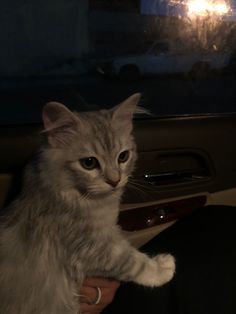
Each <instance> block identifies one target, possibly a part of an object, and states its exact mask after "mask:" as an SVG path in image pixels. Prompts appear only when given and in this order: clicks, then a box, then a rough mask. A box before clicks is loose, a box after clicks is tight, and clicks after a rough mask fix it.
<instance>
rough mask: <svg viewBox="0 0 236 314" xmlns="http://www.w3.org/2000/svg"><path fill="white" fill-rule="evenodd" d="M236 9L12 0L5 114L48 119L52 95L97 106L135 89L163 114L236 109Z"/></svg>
mask: <svg viewBox="0 0 236 314" xmlns="http://www.w3.org/2000/svg"><path fill="white" fill-rule="evenodd" d="M235 16H236V2H235V1H234V0H230V1H226V0H184V1H182V0H129V1H119V0H80V1H78V0H69V1H67V0H57V1H55V0H48V1H19V0H12V1H9V2H4V3H3V4H2V5H1V11H0V41H1V49H0V101H1V106H0V124H9V123H33V122H38V121H40V119H41V111H42V107H43V105H44V104H45V103H46V102H48V101H51V100H56V101H59V102H62V103H64V104H66V105H67V106H68V107H70V108H72V109H77V110H95V109H99V108H109V107H111V106H114V105H116V104H117V103H119V102H121V101H122V100H124V99H125V98H126V97H128V96H129V95H131V94H132V93H135V92H141V93H142V101H141V105H143V106H144V107H145V108H147V109H148V110H150V111H151V112H152V113H153V114H154V115H156V116H169V115H171V116H172V115H186V114H187V115H189V114H190V115H192V114H207V113H217V114H221V113H225V112H227V113H229V112H235V104H236V101H235V100H236V90H235V73H236V52H235V51H236V49H235V48H236V46H235V44H236V43H235V39H236V18H235ZM150 49H153V51H155V54H156V58H155V56H154V57H153V58H150V55H149V54H148V53H147V52H148V51H150ZM167 52H168V53H167ZM159 54H161V59H160V58H158V55H159Z"/></svg>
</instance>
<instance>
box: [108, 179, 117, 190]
mask: <svg viewBox="0 0 236 314" xmlns="http://www.w3.org/2000/svg"><path fill="white" fill-rule="evenodd" d="M119 182H120V179H116V180H115V179H113V180H112V179H106V183H107V184H109V185H110V186H112V187H113V188H115V187H116V186H117V185H118V183H119Z"/></svg>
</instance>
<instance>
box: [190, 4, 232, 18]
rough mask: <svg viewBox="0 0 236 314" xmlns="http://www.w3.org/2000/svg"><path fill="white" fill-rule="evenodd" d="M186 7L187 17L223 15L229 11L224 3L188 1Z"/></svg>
mask: <svg viewBox="0 0 236 314" xmlns="http://www.w3.org/2000/svg"><path fill="white" fill-rule="evenodd" d="M186 5H187V8H188V14H189V15H200V16H206V15H224V14H227V13H228V12H229V10H230V8H229V6H228V5H227V3H226V2H225V1H217V2H216V1H210V0H189V1H187V3H186Z"/></svg>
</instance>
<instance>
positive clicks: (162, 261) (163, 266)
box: [153, 254, 175, 285]
mask: <svg viewBox="0 0 236 314" xmlns="http://www.w3.org/2000/svg"><path fill="white" fill-rule="evenodd" d="M153 259H154V260H155V261H156V263H157V266H158V279H159V284H160V285H163V284H165V283H167V282H168V281H170V280H171V279H172V278H173V276H174V273H175V259H174V257H173V256H172V255H171V254H159V255H157V256H155V257H154V258H153Z"/></svg>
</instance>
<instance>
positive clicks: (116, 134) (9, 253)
mask: <svg viewBox="0 0 236 314" xmlns="http://www.w3.org/2000/svg"><path fill="white" fill-rule="evenodd" d="M139 97H140V96H139V95H133V96H131V97H130V98H128V99H127V100H126V101H125V102H123V103H122V104H121V105H120V106H118V107H115V108H114V109H112V110H101V111H98V112H88V113H80V114H79V113H72V112H71V111H69V110H68V109H67V108H66V107H64V106H63V105H61V104H58V103H50V104H48V105H47V106H46V107H45V109H44V112H43V120H44V125H45V135H46V141H45V143H44V144H43V145H42V147H41V148H40V150H39V152H38V154H37V158H35V160H34V161H32V162H31V163H30V164H29V165H28V166H27V167H26V170H25V175H24V183H23V187H22V191H21V193H20V195H19V196H18V198H17V199H16V200H15V201H14V202H13V203H12V204H11V205H10V206H9V208H8V209H7V210H6V215H5V216H4V217H3V218H2V221H1V226H0V313H4V314H77V313H79V299H78V294H79V290H80V287H81V285H82V282H83V279H84V278H85V277H86V276H103V277H112V278H116V279H118V280H124V281H135V282H137V283H139V284H143V285H147V286H159V285H162V284H164V283H165V282H167V281H169V280H170V279H171V278H172V276H173V274H174V269H175V265H174V259H173V257H172V256H171V255H159V256H157V257H155V258H152V259H151V258H149V257H148V256H146V255H145V254H142V253H140V252H138V251H137V250H136V249H134V248H133V247H131V246H130V244H129V243H128V242H127V241H126V240H125V239H124V238H123V236H122V233H121V231H120V228H119V227H118V226H117V224H116V222H117V217H118V212H119V204H120V198H121V195H122V192H123V189H124V186H125V184H126V183H127V180H128V177H129V175H130V174H131V172H132V170H133V168H134V164H135V160H136V158H137V154H136V145H135V142H134V138H133V135H132V116H133V114H134V112H135V109H136V105H137V103H138V100H139ZM125 150H128V151H129V158H128V160H127V161H125V162H122V163H119V162H118V160H119V159H118V158H119V155H120V153H121V152H123V151H125ZM86 157H96V159H97V160H98V163H99V166H98V167H97V168H95V169H92V170H88V169H84V168H83V166H82V164H81V160H82V159H83V158H86ZM117 178H118V179H117ZM114 181H115V183H114ZM109 182H113V184H112V185H111V184H110V183H109Z"/></svg>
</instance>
